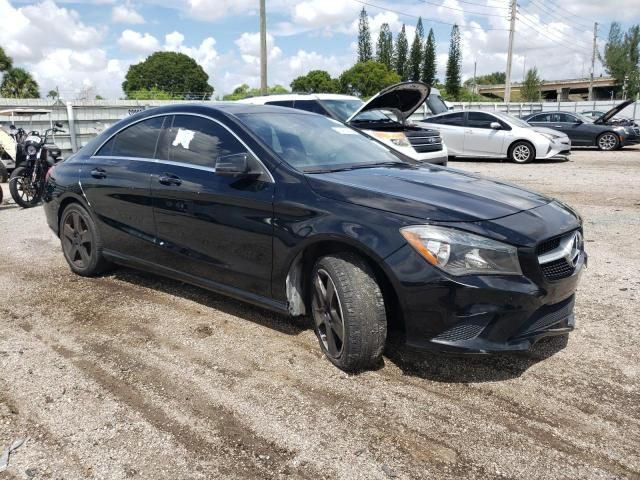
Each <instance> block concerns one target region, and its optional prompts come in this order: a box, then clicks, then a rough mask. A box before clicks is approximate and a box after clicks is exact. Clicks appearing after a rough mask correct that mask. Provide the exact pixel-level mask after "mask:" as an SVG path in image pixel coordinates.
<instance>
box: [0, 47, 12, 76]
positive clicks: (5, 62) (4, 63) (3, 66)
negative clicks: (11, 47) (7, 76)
mask: <svg viewBox="0 0 640 480" xmlns="http://www.w3.org/2000/svg"><path fill="white" fill-rule="evenodd" d="M11 67H13V59H12V58H11V57H10V56H9V55H7V54H6V52H5V51H4V48H2V47H0V73H1V72H6V71H7V70H10V69H11Z"/></svg>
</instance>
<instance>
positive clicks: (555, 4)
mask: <svg viewBox="0 0 640 480" xmlns="http://www.w3.org/2000/svg"><path fill="white" fill-rule="evenodd" d="M547 1H549V0H547ZM531 2H534V0H531ZM549 3H551V5H553V6H554V7H555V8H557V9H559V10H563V11H565V12H566V13H568V14H569V15H572V16H574V17H576V18H581V19H582V20H584V21H585V22H587V23H592V22H593V20H589V19H588V18H585V17H581V16H580V15H576V14H575V12H572V11H570V10H567V9H566V8H564V7H562V6H560V5H558V4H557V3H552V2H551V1H549ZM583 26H585V27H587V28H591V27H592V26H591V25H583Z"/></svg>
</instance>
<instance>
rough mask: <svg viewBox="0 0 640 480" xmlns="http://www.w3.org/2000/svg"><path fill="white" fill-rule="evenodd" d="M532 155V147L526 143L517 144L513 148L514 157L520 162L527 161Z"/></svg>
mask: <svg viewBox="0 0 640 480" xmlns="http://www.w3.org/2000/svg"><path fill="white" fill-rule="evenodd" d="M530 157H531V149H530V148H529V147H528V146H526V145H516V147H515V148H514V149H513V159H514V160H515V161H516V162H518V163H525V162H527V161H528V160H529V158H530Z"/></svg>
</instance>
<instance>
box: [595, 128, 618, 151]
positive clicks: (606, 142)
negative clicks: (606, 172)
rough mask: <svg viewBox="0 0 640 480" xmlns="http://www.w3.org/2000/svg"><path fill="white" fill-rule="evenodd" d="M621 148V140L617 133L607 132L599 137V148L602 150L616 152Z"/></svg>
mask: <svg viewBox="0 0 640 480" xmlns="http://www.w3.org/2000/svg"><path fill="white" fill-rule="evenodd" d="M619 146H620V139H619V138H618V136H617V135H616V134H615V133H612V132H605V133H603V134H601V135H600V136H599V137H598V148H599V149H600V150H605V151H609V150H615V149H616V148H618V147H619Z"/></svg>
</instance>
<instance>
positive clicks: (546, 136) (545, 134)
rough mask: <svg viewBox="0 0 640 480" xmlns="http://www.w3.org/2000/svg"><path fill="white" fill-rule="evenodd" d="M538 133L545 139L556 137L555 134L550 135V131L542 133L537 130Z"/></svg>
mask: <svg viewBox="0 0 640 480" xmlns="http://www.w3.org/2000/svg"><path fill="white" fill-rule="evenodd" d="M538 133H539V134H540V135H542V136H543V137H544V138H546V139H547V140H552V141H553V140H555V139H556V138H558V137H556V136H555V135H551V134H550V133H543V132H538Z"/></svg>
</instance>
